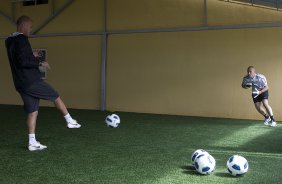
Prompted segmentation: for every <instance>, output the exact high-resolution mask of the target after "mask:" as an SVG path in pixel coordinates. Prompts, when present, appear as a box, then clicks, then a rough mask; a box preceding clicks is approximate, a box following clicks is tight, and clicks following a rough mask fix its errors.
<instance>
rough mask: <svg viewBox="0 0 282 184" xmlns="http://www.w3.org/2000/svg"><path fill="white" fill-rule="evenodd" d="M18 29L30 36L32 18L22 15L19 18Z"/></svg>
mask: <svg viewBox="0 0 282 184" xmlns="http://www.w3.org/2000/svg"><path fill="white" fill-rule="evenodd" d="M17 31H18V32H20V33H23V34H24V35H25V36H29V35H30V34H31V32H32V20H31V18H29V17H28V16H21V17H19V18H18V20H17Z"/></svg>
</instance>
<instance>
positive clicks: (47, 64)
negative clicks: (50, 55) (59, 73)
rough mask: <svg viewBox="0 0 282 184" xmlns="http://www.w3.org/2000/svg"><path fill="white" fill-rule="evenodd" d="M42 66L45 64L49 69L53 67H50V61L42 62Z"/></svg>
mask: <svg viewBox="0 0 282 184" xmlns="http://www.w3.org/2000/svg"><path fill="white" fill-rule="evenodd" d="M41 66H43V67H45V68H47V69H51V67H50V65H49V63H48V62H47V61H44V62H42V63H41Z"/></svg>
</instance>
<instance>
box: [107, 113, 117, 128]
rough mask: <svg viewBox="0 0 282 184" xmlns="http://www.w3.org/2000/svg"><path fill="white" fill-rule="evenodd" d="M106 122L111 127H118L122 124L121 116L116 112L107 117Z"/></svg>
mask: <svg viewBox="0 0 282 184" xmlns="http://www.w3.org/2000/svg"><path fill="white" fill-rule="evenodd" d="M105 122H106V124H107V126H108V127H110V128H117V127H118V126H119V124H120V118H119V116H118V115H116V114H112V115H109V116H107V117H106V120H105Z"/></svg>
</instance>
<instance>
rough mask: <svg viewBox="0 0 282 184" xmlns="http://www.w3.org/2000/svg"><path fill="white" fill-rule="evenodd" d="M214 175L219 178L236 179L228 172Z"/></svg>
mask: <svg viewBox="0 0 282 184" xmlns="http://www.w3.org/2000/svg"><path fill="white" fill-rule="evenodd" d="M214 175H216V176H218V177H222V178H234V176H232V175H231V174H229V173H227V172H220V173H215V174H214Z"/></svg>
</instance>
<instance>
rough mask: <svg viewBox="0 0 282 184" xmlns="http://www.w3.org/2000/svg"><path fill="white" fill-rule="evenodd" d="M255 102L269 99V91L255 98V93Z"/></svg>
mask: <svg viewBox="0 0 282 184" xmlns="http://www.w3.org/2000/svg"><path fill="white" fill-rule="evenodd" d="M252 97H253V101H254V103H257V102H262V101H263V100H265V99H268V91H265V92H264V93H262V94H260V95H259V96H258V97H256V98H254V95H252Z"/></svg>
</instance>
